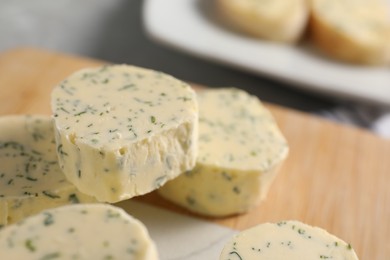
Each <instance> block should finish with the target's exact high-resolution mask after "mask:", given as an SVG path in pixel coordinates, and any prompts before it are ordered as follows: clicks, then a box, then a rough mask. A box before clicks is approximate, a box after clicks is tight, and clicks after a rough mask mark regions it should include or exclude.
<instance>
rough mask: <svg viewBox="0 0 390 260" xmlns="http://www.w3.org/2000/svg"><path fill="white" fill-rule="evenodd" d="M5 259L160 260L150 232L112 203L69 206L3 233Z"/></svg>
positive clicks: (0, 235) (1, 253)
mask: <svg viewBox="0 0 390 260" xmlns="http://www.w3.org/2000/svg"><path fill="white" fill-rule="evenodd" d="M0 258H1V259H14V260H22V259H31V260H43V259H115V260H121V259H123V260H124V259H126V260H156V259H158V254H157V250H156V247H155V245H154V242H153V241H152V240H151V239H150V237H149V234H148V231H147V230H146V228H145V227H144V225H143V224H142V223H141V222H140V221H138V220H137V219H135V218H133V217H131V216H130V215H128V214H127V213H126V212H125V211H124V210H122V209H120V208H117V207H114V206H111V205H107V204H98V203H96V204H79V205H67V206H63V207H59V208H55V209H50V210H46V211H43V212H41V213H39V214H37V215H34V216H31V217H29V218H27V219H25V220H24V221H22V222H18V223H17V224H13V225H10V226H7V227H5V228H3V229H2V230H0Z"/></svg>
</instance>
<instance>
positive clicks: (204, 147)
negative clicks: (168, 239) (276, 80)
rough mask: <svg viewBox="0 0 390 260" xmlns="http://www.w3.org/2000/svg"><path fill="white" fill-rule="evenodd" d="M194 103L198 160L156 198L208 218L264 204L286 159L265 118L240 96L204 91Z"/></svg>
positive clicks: (248, 99) (251, 99)
mask: <svg viewBox="0 0 390 260" xmlns="http://www.w3.org/2000/svg"><path fill="white" fill-rule="evenodd" d="M198 102H199V109H200V111H199V154H198V155H199V156H198V158H197V163H196V166H195V168H194V169H193V170H191V171H187V172H185V173H184V174H182V175H181V176H179V177H178V178H176V179H174V180H172V181H170V182H168V183H167V184H165V185H164V186H163V187H162V188H160V189H159V194H160V195H162V196H163V197H164V198H166V199H168V200H170V201H173V202H175V203H177V204H179V205H181V206H183V207H185V208H187V209H188V210H190V211H193V212H196V213H199V214H203V215H208V216H226V215H231V214H236V213H243V212H245V211H248V210H249V209H251V208H252V207H254V206H256V205H257V204H258V203H259V202H260V200H261V199H264V198H265V196H266V194H267V192H268V189H269V187H270V185H271V183H272V181H273V179H274V178H275V176H276V174H277V170H278V168H279V166H280V165H281V163H282V162H283V161H284V159H285V158H286V156H287V154H288V145H287V142H286V140H285V138H284V137H283V135H282V134H281V132H280V131H279V129H278V127H277V125H276V122H275V121H274V119H273V117H272V115H271V114H270V112H269V111H268V110H267V109H266V108H265V107H264V106H263V105H262V104H261V102H260V101H259V100H258V99H257V98H256V97H254V96H251V95H249V94H248V93H246V92H245V91H243V90H239V89H235V88H223V89H213V90H204V91H201V92H200V93H199V94H198Z"/></svg>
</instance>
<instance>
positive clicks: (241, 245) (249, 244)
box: [219, 221, 358, 260]
mask: <svg viewBox="0 0 390 260" xmlns="http://www.w3.org/2000/svg"><path fill="white" fill-rule="evenodd" d="M219 259H220V260H243V259H245V260H250V259H257V260H262V259H264V260H265V259H273V260H284V259H289V260H295V259H296V260H314V259H318V260H321V259H332V260H357V259H358V257H357V255H356V253H355V251H354V250H353V248H352V246H351V245H350V244H347V243H346V242H344V241H343V240H341V239H339V238H337V237H336V236H334V235H332V234H329V233H328V232H327V231H325V230H323V229H321V228H318V227H312V226H309V225H307V224H304V223H301V222H299V221H282V222H279V223H276V224H274V223H265V224H260V225H257V226H255V227H253V228H250V229H247V230H244V231H242V232H241V233H239V234H237V235H236V236H234V237H233V238H232V239H231V240H230V241H229V242H228V243H227V244H226V245H225V246H224V248H223V250H222V253H221V256H220V258H219Z"/></svg>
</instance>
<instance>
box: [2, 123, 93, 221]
mask: <svg viewBox="0 0 390 260" xmlns="http://www.w3.org/2000/svg"><path fill="white" fill-rule="evenodd" d="M0 165H1V169H0V187H1V188H0V225H6V224H10V223H14V222H16V221H19V220H21V219H23V218H25V217H27V216H29V215H32V214H36V213H38V212H40V211H41V210H43V209H47V208H52V207H57V206H61V205H65V204H73V203H80V202H94V201H96V200H95V199H94V198H93V197H91V196H88V195H85V194H83V193H81V192H79V191H78V190H77V189H76V187H75V186H74V185H73V184H71V183H70V182H68V181H67V179H66V177H65V175H64V174H63V173H62V171H61V169H60V167H59V165H58V161H57V156H56V144H55V140H54V131H53V123H52V119H51V118H50V117H48V116H38V115H34V116H33V115H30V116H17V115H15V116H4V117H0Z"/></svg>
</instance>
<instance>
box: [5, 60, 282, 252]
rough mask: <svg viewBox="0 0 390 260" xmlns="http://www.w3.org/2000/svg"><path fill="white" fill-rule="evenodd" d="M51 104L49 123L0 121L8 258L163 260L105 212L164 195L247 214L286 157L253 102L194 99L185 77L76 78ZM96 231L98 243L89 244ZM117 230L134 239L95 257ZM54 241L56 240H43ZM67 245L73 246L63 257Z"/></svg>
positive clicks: (239, 95)
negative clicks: (140, 198) (130, 201)
mask: <svg viewBox="0 0 390 260" xmlns="http://www.w3.org/2000/svg"><path fill="white" fill-rule="evenodd" d="M51 106H52V111H53V116H52V118H50V117H47V116H38V115H34V116H32V115H30V116H8V117H3V118H1V119H0V162H1V165H2V168H1V172H0V181H1V185H2V186H3V187H4V188H2V189H1V194H0V221H1V222H0V225H2V226H4V225H8V224H12V225H9V226H7V227H4V228H2V230H1V231H0V249H1V250H0V252H1V253H0V257H1V258H3V257H27V256H28V255H29V254H33V255H35V256H36V257H38V255H39V257H43V258H50V257H53V258H54V257H60V256H64V257H65V256H66V257H68V256H69V257H76V258H77V257H81V258H83V257H84V258H85V257H93V256H94V254H95V253H97V254H99V253H101V254H106V255H107V257H111V256H112V257H114V256H115V252H122V251H123V250H124V251H123V252H126V254H128V257H129V259H157V258H158V256H157V252H156V250H155V247H154V244H153V242H152V241H151V239H150V237H149V236H148V234H147V231H146V229H145V227H144V226H143V225H142V223H140V222H139V221H137V220H134V219H132V218H131V217H130V216H128V215H127V214H126V213H125V212H123V211H121V210H120V209H118V208H116V207H114V206H110V205H107V204H103V203H107V202H108V203H114V202H118V201H122V200H125V199H129V198H132V197H134V196H139V195H142V194H145V193H149V192H151V191H153V190H157V189H159V188H160V187H162V189H160V190H159V192H160V194H161V195H162V196H163V197H165V198H166V199H169V200H171V201H173V202H174V203H177V204H179V205H181V206H183V207H185V208H187V209H188V210H190V211H193V212H195V213H198V214H203V215H208V216H214V217H221V216H226V215H232V214H240V213H244V212H246V211H248V210H250V209H252V208H253V207H255V206H257V205H258V204H259V202H260V201H261V200H262V199H264V198H265V197H266V194H267V192H268V189H269V187H270V185H271V183H272V181H273V179H274V178H275V176H276V174H277V170H278V168H279V166H280V165H281V163H282V162H283V161H284V159H285V158H286V156H287V153H288V145H287V142H286V140H285V139H284V137H283V135H282V134H281V132H280V131H279V129H278V128H277V125H276V123H275V121H274V119H273V118H272V116H271V114H270V113H269V112H268V110H266V109H265V108H264V107H263V106H262V104H261V102H260V101H259V100H258V99H257V98H255V97H253V96H251V95H249V94H248V93H246V92H244V91H242V90H239V89H235V88H226V89H219V90H204V91H202V92H200V93H199V94H198V95H196V94H195V92H194V90H193V89H192V88H191V87H190V86H189V85H188V84H186V83H184V82H182V81H180V80H177V79H175V78H173V77H171V76H169V75H166V74H163V73H161V72H157V71H152V70H147V69H143V68H138V67H134V66H127V65H109V66H102V67H98V68H89V69H84V70H80V71H77V72H75V73H74V74H72V75H70V76H69V77H68V78H66V79H65V80H63V81H62V82H61V83H60V84H58V85H57V86H56V87H55V88H54V89H53V91H52V102H51ZM199 106H200V107H199ZM67 204H69V205H67ZM72 204H79V205H72ZM60 206H62V207H60ZM76 216H77V217H76ZM75 218H79V219H80V220H82V223H81V222H77V221H74V220H75ZM20 220H22V222H20ZM15 222H18V223H17V224H13V223H15ZM83 223H88V225H84V224H83ZM93 227H96V229H95V228H93ZM92 229H94V232H95V231H96V232H98V233H100V234H101V237H99V239H101V240H102V241H100V240H99V241H98V240H96V239H95V240H96V241H95V240H93V241H92V240H91V243H89V242H88V243H86V242H85V241H86V234H89V236H91V234H92V233H93V232H92V231H91V230H92ZM111 229H112V230H114V229H118V230H122V229H123V230H124V232H125V233H126V232H129V234H130V233H131V234H132V235H129V236H126V238H125V237H124V235H123V236H122V235H121V236H117V237H115V238H114V239H113V240H111V241H110V243H114V242H115V241H117V242H115V244H116V246H117V247H115V248H116V249H114V248H113V247H112V248H111V249H110V248H109V246H108V245H107V248H103V249H101V250H100V249H99V250H100V251H99V250H97V251H96V252H93V248H96V243H100V244H102V243H103V244H105V243H106V242H107V241H106V240H104V239H105V238H108V237H107V236H108V235H109V233H110V232H109V230H111ZM64 232H65V233H66V236H61V238H60V237H59V235H58V234H59V233H62V234H63V233H64ZM126 234H127V233H126ZM47 236H50V237H53V238H55V239H58V241H54V242H55V243H52V244H50V243H46V242H45V241H46V240H45V239H46V238H45V237H47ZM129 237H132V239H129ZM68 239H70V240H68ZM110 239H112V238H111V236H110ZM10 241H11V242H10ZM77 241H78V243H76V242H77ZM123 241H124V242H123ZM134 241H138V242H140V241H142V245H143V246H142V247H140V246H141V244H136V243H135V242H134ZM95 242H96V243H95ZM122 242H123V243H122ZM72 243H73V244H72ZM74 243H76V244H74ZM83 243H86V244H85V245H83ZM132 243H133V244H132ZM134 243H135V244H134ZM45 244H50V245H47V246H45ZM66 245H69V246H70V247H72V248H73V249H72V250H70V251H69V252H63V251H61V250H60V249H61V247H64V246H66ZM80 245H81V246H80ZM121 250H122V251H121ZM123 254H125V253H123ZM123 254H122V255H123Z"/></svg>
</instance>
